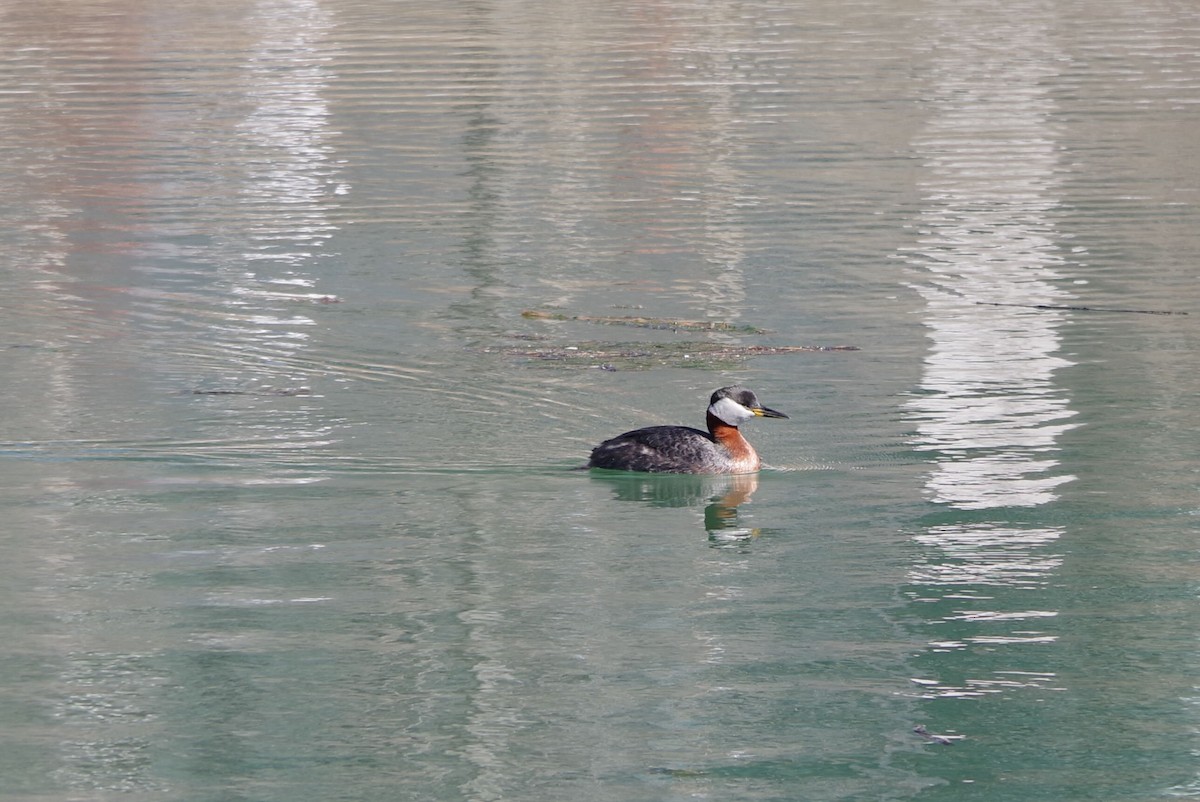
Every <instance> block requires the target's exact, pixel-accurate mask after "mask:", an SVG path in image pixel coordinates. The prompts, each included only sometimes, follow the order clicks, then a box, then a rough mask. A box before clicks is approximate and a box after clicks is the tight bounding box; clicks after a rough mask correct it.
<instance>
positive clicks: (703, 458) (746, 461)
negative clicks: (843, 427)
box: [588, 384, 787, 473]
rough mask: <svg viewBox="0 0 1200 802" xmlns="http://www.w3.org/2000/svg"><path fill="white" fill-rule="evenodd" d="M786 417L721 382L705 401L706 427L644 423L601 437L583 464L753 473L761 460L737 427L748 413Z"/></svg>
mask: <svg viewBox="0 0 1200 802" xmlns="http://www.w3.org/2000/svg"><path fill="white" fill-rule="evenodd" d="M756 417H757V418H786V417H787V415H784V414H783V413H782V412H776V411H775V410H773V409H769V408H767V407H764V406H763V405H762V404H760V403H759V402H758V396H756V395H755V394H754V393H753V392H751V391H750V390H747V389H746V388H745V387H741V386H738V385H736V384H735V385H733V386H732V387H722V388H721V389H720V390H717V391H716V392H715V393H713V394H712V398H710V399H709V400H708V431H707V432H702V431H700V430H699V429H693V428H691V427H689V426H650V427H647V428H645V429H637V430H635V431H632V432H626V433H625V434H622V435H619V436H617V437H614V438H612V439H611V440H605V441H604V442H603V443H601V444H600V445H598V446H596V447H595V448H593V449H592V458H591V459H590V460H588V467H589V468H611V469H613V470H618V471H645V472H648V473H754V472H755V471H757V470H758V469H759V468H760V467H762V460H760V459H759V458H758V453H757V452H756V451H755V450H754V447H753V446H751V445H750V444H749V443H748V442H746V438H744V437H742V433H741V432H739V431H738V424H741V423H745V422H746V421H748V420H750V419H751V418H756Z"/></svg>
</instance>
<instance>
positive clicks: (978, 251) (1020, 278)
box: [905, 9, 1075, 696]
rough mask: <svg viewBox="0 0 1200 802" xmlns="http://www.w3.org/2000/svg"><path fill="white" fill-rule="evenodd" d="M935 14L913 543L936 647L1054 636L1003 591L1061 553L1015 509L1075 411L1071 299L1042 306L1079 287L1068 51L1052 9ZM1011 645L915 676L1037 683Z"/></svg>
mask: <svg viewBox="0 0 1200 802" xmlns="http://www.w3.org/2000/svg"><path fill="white" fill-rule="evenodd" d="M993 22H994V21H993ZM938 24H940V25H941V26H943V27H942V29H941V39H940V42H939V49H938V51H937V52H938V55H937V57H936V58H935V59H934V62H933V73H932V75H933V85H932V86H931V96H932V102H931V108H932V110H933V114H932V116H931V117H930V119H929V121H928V124H927V127H926V129H925V131H924V132H923V133H922V134H921V135H920V136H919V137H918V139H917V140H916V142H915V143H914V147H915V148H916V150H917V152H918V153H919V154H921V156H922V157H923V159H924V161H925V164H926V167H927V172H926V174H925V178H924V182H923V189H924V193H925V206H924V208H923V210H922V212H921V215H920V219H919V221H918V222H917V224H916V237H917V243H916V245H915V246H914V247H913V248H912V249H911V250H910V251H909V252H907V253H906V254H905V258H906V260H907V262H908V264H909V265H910V266H911V267H912V269H913V272H914V277H915V280H914V282H913V286H914V288H915V289H916V291H917V292H918V293H919V294H920V295H921V296H922V297H923V298H924V300H925V313H924V323H925V325H926V328H927V330H928V335H929V339H930V345H929V351H928V354H927V356H926V357H925V363H924V369H923V372H922V378H921V382H920V391H919V392H918V393H917V394H915V395H914V397H913V398H911V399H910V400H909V401H908V402H907V404H906V405H905V407H906V410H907V413H908V416H909V418H910V419H911V420H912V421H913V422H914V423H915V425H916V434H915V437H914V438H913V447H914V448H915V449H916V450H917V452H919V453H923V454H927V455H929V456H930V457H931V459H932V462H931V468H930V471H929V474H928V476H927V478H926V482H925V488H926V491H927V496H928V498H929V500H930V501H931V502H933V503H934V504H937V505H939V506H940V507H941V508H942V511H940V512H938V513H936V514H933V515H930V516H929V518H928V520H927V521H926V522H925V523H924V525H923V526H922V528H921V531H920V532H919V533H918V534H916V535H915V538H914V539H915V542H916V544H917V545H918V547H919V553H920V558H919V559H918V561H917V562H916V563H915V564H914V565H913V567H912V569H911V572H910V580H911V583H912V586H911V590H910V593H911V596H912V598H913V599H914V600H915V601H917V602H918V603H920V604H922V605H924V606H923V607H922V608H921V609H922V611H923V613H924V614H923V618H925V619H926V621H927V624H928V628H929V631H930V632H931V633H932V635H931V637H930V639H929V649H930V653H931V654H932V655H936V654H938V653H944V652H953V651H966V652H972V651H975V650H986V651H988V652H991V651H992V650H995V649H997V648H1001V647H1005V648H1010V647H1011V648H1023V647H1027V646H1030V645H1034V644H1043V645H1044V644H1051V643H1053V642H1054V641H1055V640H1056V639H1057V635H1056V634H1054V633H1053V632H1052V631H1050V630H1049V629H1048V628H1047V625H1048V624H1049V623H1050V622H1051V621H1053V620H1054V618H1055V617H1056V615H1057V613H1056V611H1055V610H1053V609H1040V608H1034V609H1026V608H1025V605H1029V604H1030V603H1033V604H1037V598H1038V597H1030V596H1028V593H1026V595H1025V596H1024V597H1023V599H1021V600H1018V599H1016V598H1014V597H1013V596H1012V593H1011V592H1012V591H1017V590H1019V591H1026V592H1028V591H1037V590H1040V589H1044V588H1045V586H1046V584H1047V583H1048V582H1049V579H1050V577H1051V576H1052V575H1053V574H1054V572H1055V571H1056V570H1057V569H1058V568H1059V566H1060V565H1061V563H1062V556H1061V554H1059V553H1057V552H1056V550H1055V549H1056V543H1057V541H1058V540H1059V538H1060V537H1061V536H1062V534H1063V530H1062V528H1061V527H1059V526H1047V525H1044V524H1041V523H1038V522H1036V519H1034V520H1033V521H1032V522H1029V523H1019V522H1017V521H1015V520H1013V511H1014V509H1019V508H1037V507H1042V506H1045V505H1048V504H1050V503H1052V502H1054V501H1055V500H1056V499H1057V498H1058V494H1057V488H1058V487H1060V486H1061V485H1062V484H1063V483H1064V482H1069V481H1071V479H1072V477H1071V476H1069V475H1067V474H1064V473H1061V472H1059V471H1058V470H1057V469H1058V467H1059V463H1058V460H1057V459H1056V458H1055V456H1054V455H1055V452H1056V451H1058V449H1059V446H1058V441H1059V438H1060V436H1061V435H1062V434H1063V433H1064V432H1065V431H1067V430H1068V429H1070V428H1072V426H1073V424H1072V423H1070V422H1069V418H1071V417H1072V416H1073V415H1074V414H1075V413H1074V411H1073V410H1072V409H1071V406H1070V396H1069V394H1068V393H1067V391H1066V390H1065V389H1064V388H1063V387H1062V386H1061V384H1060V383H1059V382H1058V374H1059V372H1060V371H1061V370H1062V369H1064V368H1066V367H1068V366H1070V365H1071V362H1070V361H1069V360H1068V359H1066V358H1065V357H1064V356H1063V355H1062V342H1061V334H1060V328H1061V326H1062V324H1063V322H1064V314H1065V313H1064V312H1061V311H1057V310H1045V309H1035V308H1032V307H1035V306H1037V305H1044V304H1063V303H1064V302H1065V301H1068V300H1069V299H1070V298H1071V295H1070V294H1069V293H1068V292H1067V291H1066V290H1064V289H1063V287H1062V284H1063V279H1064V277H1065V269H1066V262H1065V259H1064V258H1063V256H1062V252H1061V251H1062V248H1061V241H1062V239H1063V235H1062V234H1061V233H1060V232H1058V230H1057V228H1056V223H1055V216H1056V212H1057V209H1058V207H1059V206H1060V205H1061V199H1060V196H1061V191H1060V183H1061V173H1062V171H1063V168H1062V166H1061V165H1060V163H1059V147H1058V145H1057V144H1056V139H1057V137H1058V135H1059V131H1058V125H1057V123H1056V122H1055V121H1054V113H1055V111H1056V106H1055V102H1054V100H1053V99H1052V98H1051V97H1050V95H1049V92H1048V90H1047V79H1049V78H1051V77H1053V76H1054V75H1055V74H1056V71H1057V70H1058V69H1059V68H1060V63H1061V60H1062V58H1061V54H1059V53H1058V52H1057V50H1056V48H1055V44H1054V39H1053V38H1052V37H1051V36H1050V29H1049V28H1048V23H1047V21H1046V20H1041V19H1037V18H1020V17H1016V16H1014V17H1011V18H1006V21H1005V23H1004V25H1003V26H1001V27H1000V28H998V29H997V28H996V27H995V26H993V25H992V24H991V23H990V22H989V23H988V24H987V25H986V26H985V27H979V26H980V23H978V22H972V20H970V19H967V18H966V17H964V16H963V15H962V14H960V13H958V12H956V11H952V10H949V9H947V10H946V11H945V12H944V17H943V18H941V19H939V20H938ZM997 302H1002V303H1005V304H1011V306H992V305H990V304H991V303H997ZM1025 520H1027V521H1028V520H1029V516H1028V515H1026V516H1025ZM1012 659H1013V658H1012V657H1008V658H999V659H997V660H995V661H992V660H987V661H983V662H982V664H981V665H979V666H976V667H973V668H968V669H965V670H964V669H963V668H962V667H955V666H952V665H950V664H945V663H943V662H941V661H938V660H936V659H933V660H930V661H928V664H929V665H930V666H931V668H932V671H933V672H934V673H937V674H946V675H949V676H947V677H938V678H936V679H920V680H918V682H919V684H920V685H921V686H922V688H923V689H924V692H925V693H928V694H931V695H939V696H976V695H979V694H982V693H990V692H995V691H997V690H1003V689H1011V688H1015V687H1022V686H1024V685H1027V684H1029V683H1028V682H1027V681H1025V680H1022V681H1016V680H1014V679H1012V677H1011V676H1009V675H1008V674H1006V673H1005V672H1007V671H1008V670H1009V669H1010V668H1011V664H1010V662H1009V661H1010V660H1012ZM1027 664H1028V661H1027V660H1026V661H1023V665H1027ZM978 671H983V672H985V673H984V674H983V675H982V676H981V675H978V674H975V672H978ZM972 674H974V675H972ZM1043 680H1044V677H1043V678H1040V679H1039V680H1038V683H1041V682H1042V681H1043ZM1038 683H1035V684H1038Z"/></svg>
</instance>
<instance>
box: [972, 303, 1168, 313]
mask: <svg viewBox="0 0 1200 802" xmlns="http://www.w3.org/2000/svg"><path fill="white" fill-rule="evenodd" d="M975 305H976V306H1015V307H1019V308H1021V309H1054V310H1060V311H1064V312H1117V313H1120V314H1125V315H1186V314H1187V312H1172V311H1169V310H1165V309H1116V308H1113V307H1106V306H1059V305H1057V304H1005V303H1000V302H999V301H976V302H975Z"/></svg>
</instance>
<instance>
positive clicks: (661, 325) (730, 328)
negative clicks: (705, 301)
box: [521, 309, 768, 334]
mask: <svg viewBox="0 0 1200 802" xmlns="http://www.w3.org/2000/svg"><path fill="white" fill-rule="evenodd" d="M521 317H524V318H529V319H531V320H574V321H579V322H582V323H599V324H601V325H605V326H635V327H637V328H640V329H666V330H669V331H723V332H735V333H738V334H766V333H768V331H767V329H760V328H758V327H757V326H737V325H734V324H733V323H724V322H722V321H719V320H674V319H672V318H662V317H637V316H616V317H604V316H596V315H568V314H564V313H562V312H546V311H543V310H540V309H526V310H525V311H523V312H522V313H521Z"/></svg>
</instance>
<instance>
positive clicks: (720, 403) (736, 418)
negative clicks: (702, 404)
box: [708, 398, 754, 426]
mask: <svg viewBox="0 0 1200 802" xmlns="http://www.w3.org/2000/svg"><path fill="white" fill-rule="evenodd" d="M708 411H709V412H711V413H712V414H714V415H716V416H717V417H718V418H720V419H721V420H723V421H725V422H726V423H728V424H729V425H730V426H738V425H740V424H743V423H745V422H746V421H748V420H750V419H751V418H753V417H754V413H753V412H751V411H750V410H748V409H746V408H745V407H744V406H742V405H741V404H739V403H738V402H737V401H734V400H733V399H732V398H718V399H717V403H715V404H713V405H712V406H710V407H709V408H708Z"/></svg>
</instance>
